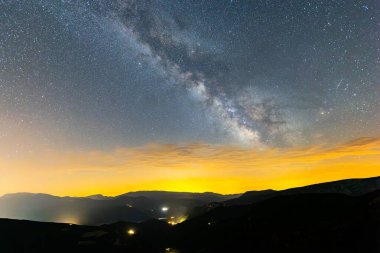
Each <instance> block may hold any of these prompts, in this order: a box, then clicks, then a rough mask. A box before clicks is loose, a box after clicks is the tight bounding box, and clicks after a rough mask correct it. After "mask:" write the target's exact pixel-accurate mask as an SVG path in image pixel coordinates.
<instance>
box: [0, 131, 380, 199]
mask: <svg viewBox="0 0 380 253" xmlns="http://www.w3.org/2000/svg"><path fill="white" fill-rule="evenodd" d="M379 167H380V138H360V139H356V140H353V141H351V142H348V143H345V144H342V145H337V146H335V147H330V148H326V147H323V146H312V147H308V148H283V149H275V148H267V149H253V148H242V147H236V146H227V145H224V146H223V145H210V144H205V143H191V144H184V145H168V144H150V145H146V146H142V147H137V148H119V149H116V150H114V151H112V152H101V151H91V152H57V151H49V152H47V151H45V152H42V151H41V153H40V154H38V155H36V154H34V155H25V156H23V157H22V158H20V157H19V158H17V159H15V158H0V173H1V177H0V195H2V194H5V193H10V192H42V193H49V194H54V195H58V196H67V195H70V196H87V195H92V194H98V193H101V194H104V195H109V196H114V195H118V194H122V193H125V192H129V191H137V190H168V191H186V192H190V191H191V192H205V191H213V192H218V193H241V192H245V191H247V190H263V189H269V188H271V189H285V188H291V187H297V186H303V185H309V184H314V183H320V182H327V181H333V180H340V179H346V178H364V177H373V176H379V175H380V170H379Z"/></svg>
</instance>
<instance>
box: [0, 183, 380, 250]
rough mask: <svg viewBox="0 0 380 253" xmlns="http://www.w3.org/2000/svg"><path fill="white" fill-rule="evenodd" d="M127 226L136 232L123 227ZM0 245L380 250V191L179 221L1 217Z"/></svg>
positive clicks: (270, 203)
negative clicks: (94, 222)
mask: <svg viewBox="0 0 380 253" xmlns="http://www.w3.org/2000/svg"><path fill="white" fill-rule="evenodd" d="M131 229H133V231H134V232H135V234H128V231H129V230H131ZM0 252H2V253H7V252H111V253H112V252H181V253H186V252H334V253H337V252H363V253H371V252H374V253H375V252H380V191H379V190H377V191H373V192H370V193H367V194H364V195H360V196H349V195H345V194H338V193H302V194H292V195H290V194H289V195H280V196H275V197H273V198H270V199H267V200H263V201H260V202H258V203H254V204H250V205H238V206H219V207H216V208H214V209H212V210H210V211H208V212H206V213H204V214H202V215H199V216H197V217H194V218H192V219H189V220H187V221H185V222H183V223H181V224H178V225H175V226H170V225H168V224H167V223H165V222H163V221H158V220H149V221H145V222H143V223H128V222H118V223H114V224H110V225H102V226H78V225H70V224H60V223H43V222H33V221H20V220H8V219H1V220H0Z"/></svg>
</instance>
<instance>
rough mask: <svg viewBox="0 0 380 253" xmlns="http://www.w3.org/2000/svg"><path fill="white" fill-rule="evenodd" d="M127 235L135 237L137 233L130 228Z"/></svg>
mask: <svg viewBox="0 0 380 253" xmlns="http://www.w3.org/2000/svg"><path fill="white" fill-rule="evenodd" d="M127 233H128V235H134V234H136V231H135V230H134V229H132V228H130V229H128V231H127Z"/></svg>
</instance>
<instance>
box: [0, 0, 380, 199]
mask: <svg viewBox="0 0 380 253" xmlns="http://www.w3.org/2000/svg"><path fill="white" fill-rule="evenodd" d="M0 10H1V11H0V109H1V113H0V154H1V157H2V159H3V162H1V161H0V170H1V172H2V173H3V175H9V180H7V181H10V182H13V181H12V180H15V178H20V177H27V176H26V175H33V174H34V173H35V172H36V171H42V172H41V174H43V175H46V174H47V173H46V171H49V173H51V171H59V169H56V168H55V167H57V166H56V165H55V163H57V161H61V159H63V158H62V157H61V158H60V159H56V158H57V153H60V154H63V153H65V154H66V153H67V152H68V153H70V154H71V155H78V156H86V155H83V154H84V153H85V154H90V157H91V155H93V154H94V153H96V154H102V156H106V158H104V159H105V160H106V162H105V161H104V160H102V162H99V163H100V164H103V162H104V163H107V165H106V166H103V167H102V168H101V171H107V172H106V173H108V174H107V175H110V174H112V173H115V171H114V170H112V168H111V169H109V170H108V169H107V168H109V167H112V166H117V165H120V164H119V163H118V162H116V164H117V165H115V164H114V163H113V162H109V161H110V160H112V161H114V159H116V158H115V156H117V157H118V158H117V159H116V160H117V161H119V158H120V157H119V156H120V149H122V150H128V152H132V151H130V150H131V149H132V150H135V149H138V150H140V149H139V147H140V148H141V147H146V146H149V147H152V145H153V146H154V148H148V151H144V152H143V153H144V154H145V153H149V152H153V153H154V156H153V157H156V156H157V152H163V151H162V150H165V152H169V151H167V150H168V146H170V145H172V146H180V147H181V152H179V154H177V155H178V156H181V157H182V158H181V159H179V160H180V161H181V162H182V163H181V162H178V164H183V161H184V160H186V159H188V158H189V157H188V156H187V154H188V153H189V152H190V153H191V152H193V151H189V149H191V150H192V148H194V145H195V143H197V145H200V146H201V147H203V149H204V148H205V147H206V149H212V150H214V151H215V147H218V148H223V150H224V149H225V148H226V147H227V146H228V147H230V146H233V147H234V148H235V149H239V150H247V149H249V150H260V152H268V153H270V152H271V151H270V150H285V151H284V152H290V151H289V150H294V149H313V148H312V147H319V146H324V147H326V148H330V149H334V150H335V148H336V147H340V146H339V145H345V144H342V143H357V142H355V141H353V140H358V139H359V138H364V137H365V138H366V139H365V140H366V141H367V142H365V145H367V144H368V142H371V143H372V142H375V144H374V146H375V148H373V147H372V148H370V149H371V150H373V149H375V150H377V153H376V152H375V155H377V156H378V155H379V152H378V150H379V146H380V145H379V142H378V136H379V134H380V132H379V130H380V2H379V1H376V0H368V1H364V0H359V1H351V0H350V1H348V0H347V1H342V0H336V1H333V0H326V1H322V0H319V1H298V0H294V1H283V0H272V1H270V0H267V1H264V0H263V1H259V0H257V1H238V0H230V1H222V0H215V1H213V0H207V1H166V0H162V1H160V0H156V1H153V0H152V1H149V0H136V1H134V0H107V1H105V0H104V1H101V0H93V1H77V0H72V1H71V0H57V1H44V0H33V1H27V0H24V1H22V0H0ZM361 140H363V139H361ZM152 143H154V144H152ZM359 143H360V145H362V144H363V142H359ZM160 145H163V147H162V146H160ZM202 145H203V146H202ZM355 145H356V144H355ZM172 146H170V147H172ZM141 149H144V148H141ZM196 149H197V152H203V151H204V150H203V149H202V148H200V150H199V146H197V148H196ZM359 149H360V150H362V148H359ZM144 150H145V149H144ZM152 150H153V151H152ZM157 150H159V151H157ZM169 150H170V148H169ZM202 150H203V151H202ZM218 150H219V149H218ZM128 152H127V153H128ZM252 152H253V151H252ZM291 152H293V151H291ZM52 153H53V155H52ZM115 153H116V155H115ZM132 153H133V152H132ZM105 154H106V155H105ZM128 154H129V153H128ZM149 154H151V153H149ZM192 154H193V153H192ZM197 154H198V153H197ZM207 154H208V155H209V157H208V158H210V157H211V158H212V157H213V154H214V153H212V152H211V153H207V152H206V155H204V156H205V157H206V158H207ZM233 154H234V152H232V151H231V153H230V155H231V156H232V155H233ZM166 155H167V153H163V154H162V156H160V159H165V158H163V157H165V156H166ZM36 157H54V159H53V158H52V162H47V164H44V166H46V167H49V169H47V168H46V169H40V168H41V167H44V166H42V165H41V164H40V162H36V161H35V159H37V158H36ZM86 157H88V155H87V156H86ZM110 157H112V158H110ZM134 157H135V156H134ZM184 157H185V158H186V159H185V158H184ZM197 157H198V156H197ZM203 158H204V157H203ZM235 158H236V157H235ZM372 158H373V156H372ZM145 159H146V158H141V160H144V161H145ZM236 159H238V158H236ZM241 159H245V158H241ZM360 159H361V161H362V162H363V161H364V162H365V161H367V158H365V157H364V158H363V157H362V158H360ZM21 160H22V161H24V162H23V164H24V163H25V164H26V163H28V164H29V167H28V168H27V166H26V165H25V166H21V165H20V164H18V163H19V162H20V161H21ZM74 160H75V159H74ZM84 160H86V161H88V160H90V159H89V158H85V159H84ZM95 160H96V159H95ZM126 160H128V159H126ZM174 160H175V159H174ZM190 160H191V159H190ZM81 161H82V160H81ZM123 161H124V160H123ZM197 161H198V160H197ZM239 161H240V160H239ZM255 161H256V160H255ZM16 163H17V164H16ZM78 163H79V162H78ZM99 163H97V164H95V165H94V164H93V163H91V162H90V163H87V162H86V166H79V165H78V167H80V168H82V167H86V168H89V167H91V165H94V166H95V167H97V168H98V167H101V166H100V165H99ZM109 163H112V164H109ZM173 163H175V162H173ZM189 163H192V166H195V167H197V168H198V167H199V166H201V167H202V166H205V165H202V163H201V162H199V161H198V162H194V161H193V160H192V162H189ZM74 164H75V163H74ZM80 164H82V163H80ZM122 164H123V166H124V165H125V164H124V163H122ZM194 164H195V165H194ZM200 164H201V165H200ZM376 165H379V164H378V163H377V164H376ZM20 166H21V167H20ZM75 166H77V164H76V165H75ZM75 166H74V167H75ZM123 166H121V167H123ZM126 166H127V165H126ZM250 166H252V163H251V162H249V163H247V164H246V167H250ZM58 167H59V166H58ZM68 167H70V168H73V166H72V165H67V167H65V169H62V170H69V169H68ZM127 167H128V168H129V165H128V166H127ZM137 167H138V166H137ZM148 167H149V166H148ZM242 167H244V166H242ZM21 168H22V169H21ZM149 168H150V169H151V170H153V169H152V167H149ZM138 169H139V168H137V169H136V170H135V171H138ZM120 170H121V169H120ZM120 170H118V171H119V172H120ZM206 170H208V169H204V171H206ZM15 171H16V172H15ZM223 171H228V173H233V172H236V170H233V169H230V170H228V169H226V170H223ZM160 172H161V171H160ZM7 173H8V174H7ZM12 173H13V174H12ZM57 173H58V172H57ZM59 173H61V172H59ZM59 173H58V174H57V175H60V176H57V175H55V176H54V177H61V176H62V174H59ZM81 173H83V171H81ZM86 173H90V174H91V173H92V172H91V171H90V172H88V171H87V172H85V173H84V174H86ZM128 173H129V172H128ZM128 173H127V174H128ZM136 173H137V172H136ZM152 173H153V174H154V175H156V174H157V173H159V172H157V171H155V172H152ZM155 173H156V174H155ZM228 173H227V174H226V178H228V176H227V175H229V174H228ZM239 173H241V174H240V175H241V177H246V174H244V173H243V172H239ZM239 173H238V174H239ZM273 173H274V174H276V173H277V172H273ZM37 174H38V173H37ZM68 174H69V175H70V176H72V172H70V173H68ZM95 174H96V173H95ZM132 174H133V173H132ZM143 174H145V173H143ZM153 174H152V175H153ZM190 174H191V178H193V177H194V178H197V179H199V178H207V177H206V176H205V175H204V174H199V173H198V172H194V171H193V172H191V173H190ZM248 174H249V175H250V176H252V177H255V176H257V174H255V173H254V172H253V171H249V173H248ZM258 174H259V175H262V174H260V173H258ZM338 174H339V173H338ZM49 175H50V174H49ZM181 175H182V174H181ZM276 175H278V174H276ZM349 175H351V174H349ZM349 175H347V176H349ZM353 175H354V174H353ZM86 176H87V177H88V178H90V179H89V180H90V181H91V178H92V177H93V176H94V175H93V174H91V175H88V174H86ZM207 176H209V174H207ZM73 177H74V176H73ZM75 177H77V178H79V177H80V176H78V175H76V176H75ZM96 177H98V175H96ZM210 177H211V176H210ZM336 177H346V175H345V174H342V173H340V174H339V176H336ZM49 178H53V176H49ZM61 178H62V177H61ZM63 178H64V177H63ZM80 178H81V180H79V179H78V181H82V182H83V175H82V174H81V177H80ZM99 178H101V176H99ZM123 178H124V179H125V180H126V181H128V179H129V177H128V176H125V177H123ZM136 178H138V176H135V177H134V179H133V180H135V181H136V180H137V179H136ZM183 178H186V180H188V179H189V174H183ZM154 179H155V177H152V178H151V179H150V180H153V181H152V184H151V185H152V186H147V188H152V187H153V185H155V181H154ZM175 179H178V177H174V178H173V180H175ZM4 180H5V179H4ZM25 180H26V179H25ZM44 180H47V178H44ZM86 180H87V179H86ZM97 180H98V179H97ZM53 181H54V180H53ZM63 181H65V180H64V179H63ZM69 181H70V180H67V182H69ZM56 182H58V179H57V181H56ZM65 182H66V181H65ZM70 182H71V181H70ZM96 182H98V181H96ZM99 182H100V179H99ZM144 182H145V181H144ZM149 182H151V181H149ZM223 182H224V181H223ZM234 182H235V181H234ZM302 182H303V181H302ZM302 182H301V183H302ZM296 183H298V182H296ZM89 184H90V185H93V184H94V182H92V181H91V183H89ZM9 185H11V183H9ZM104 185H105V186H104V188H105V187H106V184H104ZM286 185H287V184H286ZM46 187H47V188H46V189H50V188H48V186H46ZM60 187H61V188H59V189H60V190H56V189H54V190H52V192H59V193H62V192H64V189H67V187H66V188H65V183H63V182H61V184H60ZM142 187H145V186H141V187H139V186H138V185H136V186H135V188H136V189H140V188H142ZM159 187H163V188H165V184H161V185H160V186H159ZM247 187H248V186H247ZM121 188H123V186H122V185H120V187H119V188H118V190H114V191H112V192H110V194H113V193H115V192H123V190H124V191H126V188H125V187H124V188H123V190H120V189H121ZM153 188H154V187H153ZM167 188H168V189H172V188H173V189H177V188H178V187H167ZM209 188H210V187H208V186H204V187H203V186H202V187H193V188H192V187H190V186H189V187H188V188H186V189H185V190H193V189H195V190H209ZM248 188H254V184H252V185H250V186H249V187H248ZM178 189H179V188H178ZM180 189H182V188H180ZM234 189H235V188H234ZM239 189H240V188H239ZM239 189H238V190H239ZM18 190H25V191H28V190H31V191H33V190H35V191H36V190H39V191H44V188H33V187H31V188H30V189H29V188H22V187H18V188H17V187H15V188H12V187H8V188H6V187H5V186H4V187H3V188H2V189H0V192H2V191H6V192H7V191H18ZM91 190H92V191H94V192H95V191H97V189H96V187H93V189H92V188H91ZM91 190H89V192H90V191H91ZM100 190H101V189H100ZM83 192H84V191H83ZM70 193H72V192H70ZM81 193H82V192H81ZM81 193H78V194H81ZM73 194H76V193H73Z"/></svg>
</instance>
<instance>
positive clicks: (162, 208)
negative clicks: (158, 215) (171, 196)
mask: <svg viewBox="0 0 380 253" xmlns="http://www.w3.org/2000/svg"><path fill="white" fill-rule="evenodd" d="M168 210H169V207H167V206H163V207H161V211H163V212H167V211H168Z"/></svg>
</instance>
